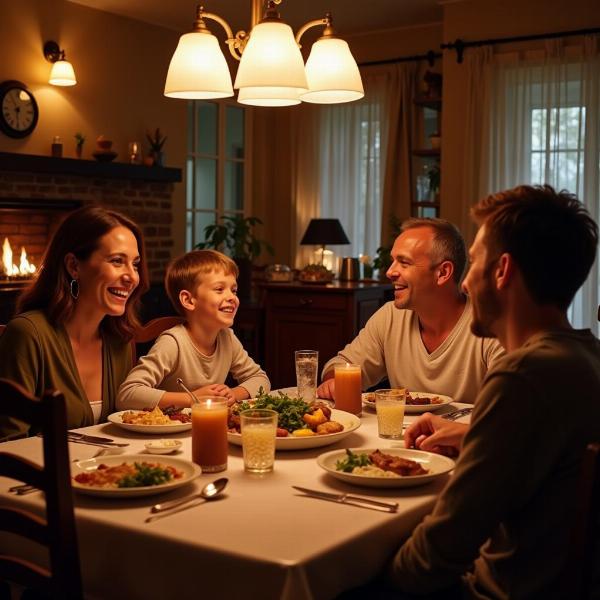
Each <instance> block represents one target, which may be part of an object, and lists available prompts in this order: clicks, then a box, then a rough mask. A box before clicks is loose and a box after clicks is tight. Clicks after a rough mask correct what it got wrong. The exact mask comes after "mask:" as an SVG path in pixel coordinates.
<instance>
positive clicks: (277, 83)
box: [165, 0, 364, 106]
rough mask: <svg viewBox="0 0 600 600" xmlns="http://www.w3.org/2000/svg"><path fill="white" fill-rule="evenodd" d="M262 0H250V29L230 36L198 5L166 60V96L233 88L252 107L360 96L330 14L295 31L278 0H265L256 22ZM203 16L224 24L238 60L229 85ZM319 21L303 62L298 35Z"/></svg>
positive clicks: (212, 94)
mask: <svg viewBox="0 0 600 600" xmlns="http://www.w3.org/2000/svg"><path fill="white" fill-rule="evenodd" d="M262 2H263V0H252V15H253V23H252V29H251V31H250V33H246V32H245V31H238V32H237V33H236V34H235V35H234V34H233V31H232V29H231V27H230V26H229V24H228V23H227V21H225V20H224V19H223V18H221V17H219V16H218V15H216V14H214V13H209V12H206V11H205V10H204V8H203V7H202V6H200V5H198V7H197V8H196V20H195V21H194V26H193V29H192V32H191V33H186V34H184V35H182V36H181V38H180V40H179V44H178V46H177V48H176V50H175V53H174V54H173V57H172V59H171V63H170V65H169V71H168V73H167V79H166V82H165V96H168V97H170V98H184V99H212V98H227V97H228V96H233V88H236V89H239V94H238V102H240V103H241V104H250V105H253V106H291V105H293V104H300V101H304V102H313V103H319V104H336V103H341V102H351V101H353V100H358V99H359V98H362V97H363V96H364V91H363V85H362V80H361V77H360V73H359V70H358V66H357V64H356V61H355V60H354V57H353V56H352V54H351V52H350V48H349V47H348V44H347V43H346V42H345V41H344V40H341V39H340V38H338V37H337V36H336V34H335V32H334V30H333V27H332V19H331V15H330V14H327V15H325V17H324V18H322V19H316V20H314V21H309V22H308V23H306V24H305V25H303V26H302V27H301V28H300V30H299V31H298V33H297V34H296V35H295V36H294V33H293V31H292V28H291V27H290V26H289V25H287V24H286V23H284V22H283V21H282V20H281V17H280V15H279V12H278V11H277V10H276V8H275V6H276V5H277V4H280V3H281V2H282V0H268V1H267V2H266V5H267V6H266V11H265V13H264V16H263V18H262V20H260V21H259V16H260V14H261V5H262ZM208 19H210V20H212V21H216V22H217V23H218V24H219V25H221V27H223V29H224V30H225V34H226V40H225V43H226V44H227V46H228V47H229V52H230V53H231V55H232V56H233V57H234V58H235V59H236V60H239V61H240V65H239V68H238V70H237V76H236V79H235V84H234V85H233V86H232V85H231V75H230V73H229V68H228V66H227V62H226V61H225V57H224V55H223V52H222V51H221V49H220V47H219V42H218V40H217V38H216V37H215V36H214V35H213V34H212V33H211V32H210V31H209V30H208V28H207V27H206V23H205V20H208ZM319 26H322V27H324V31H323V34H322V36H321V37H320V38H319V39H318V40H317V41H316V42H315V43H314V44H313V46H312V48H311V53H310V56H309V58H308V60H307V62H306V66H305V65H304V61H303V59H302V54H301V53H300V38H301V37H302V35H304V33H305V32H306V31H307V30H308V29H311V28H313V27H319Z"/></svg>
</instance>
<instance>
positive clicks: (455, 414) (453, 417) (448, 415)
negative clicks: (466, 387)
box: [442, 407, 473, 421]
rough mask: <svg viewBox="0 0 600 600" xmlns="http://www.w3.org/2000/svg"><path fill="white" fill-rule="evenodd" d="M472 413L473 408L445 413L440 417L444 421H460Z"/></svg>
mask: <svg viewBox="0 0 600 600" xmlns="http://www.w3.org/2000/svg"><path fill="white" fill-rule="evenodd" d="M472 412H473V408H472V407H469V408H460V409H458V410H455V411H452V412H449V413H446V414H445V415H442V419H446V420H447V421H456V419H460V418H461V417H464V416H466V415H470V414H471V413H472Z"/></svg>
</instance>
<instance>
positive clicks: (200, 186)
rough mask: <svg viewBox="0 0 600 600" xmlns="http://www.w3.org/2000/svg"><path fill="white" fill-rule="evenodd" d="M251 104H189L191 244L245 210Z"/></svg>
mask: <svg viewBox="0 0 600 600" xmlns="http://www.w3.org/2000/svg"><path fill="white" fill-rule="evenodd" d="M248 121H249V119H248V112H247V111H246V109H245V108H243V107H240V106H237V105H233V104H228V103H226V102H209V101H201V100H195V101H192V102H190V103H189V104H188V132H189V135H188V152H187V161H186V169H187V190H186V196H187V203H186V249H187V250H190V249H191V248H193V247H194V246H195V245H196V244H197V243H198V242H202V241H204V228H205V227H206V226H207V225H212V224H213V223H215V222H217V221H218V220H219V218H220V217H221V216H223V215H226V214H230V215H233V214H244V210H245V209H246V208H247V204H248V202H247V198H248V189H249V181H248V174H249V172H250V168H249V164H248V159H247V152H246V147H247V143H248V137H249V135H248V132H249V122H248Z"/></svg>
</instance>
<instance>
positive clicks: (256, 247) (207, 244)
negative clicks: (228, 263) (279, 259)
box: [195, 215, 274, 299]
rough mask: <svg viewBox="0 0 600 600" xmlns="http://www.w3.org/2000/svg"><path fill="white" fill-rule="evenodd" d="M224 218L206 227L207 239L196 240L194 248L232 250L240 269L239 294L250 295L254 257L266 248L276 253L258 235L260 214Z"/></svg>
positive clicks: (241, 296) (271, 252)
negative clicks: (198, 241) (197, 241)
mask: <svg viewBox="0 0 600 600" xmlns="http://www.w3.org/2000/svg"><path fill="white" fill-rule="evenodd" d="M221 220H222V223H214V224H213V225H207V226H206V227H205V228H204V242H200V243H199V244H196V246H195V248H197V249H199V250H204V249H206V248H213V249H215V250H221V251H225V252H226V253H227V254H229V256H231V258H233V260H234V261H235V262H236V264H237V266H238V268H239V270H240V275H239V278H238V295H239V296H240V298H244V299H248V298H249V297H250V288H251V280H252V261H253V260H254V259H255V258H258V256H260V254H261V252H262V251H263V250H266V251H267V252H268V253H269V254H271V255H273V253H274V252H273V247H272V246H271V244H269V243H268V242H265V241H264V240H260V239H258V238H257V237H256V236H255V234H254V231H253V229H254V227H255V226H256V225H262V221H261V220H260V219H259V218H258V217H244V216H243V215H226V216H223V217H221Z"/></svg>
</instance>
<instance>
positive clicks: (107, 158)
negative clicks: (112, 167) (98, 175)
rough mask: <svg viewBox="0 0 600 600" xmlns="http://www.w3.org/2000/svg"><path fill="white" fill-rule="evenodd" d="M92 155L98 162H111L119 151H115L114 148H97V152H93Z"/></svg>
mask: <svg viewBox="0 0 600 600" xmlns="http://www.w3.org/2000/svg"><path fill="white" fill-rule="evenodd" d="M92 156H93V157H94V158H95V159H96V160H97V161H98V162H111V161H113V160H114V159H115V158H117V152H113V151H112V150H96V152H92Z"/></svg>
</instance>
